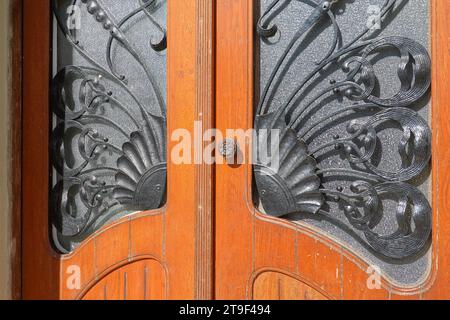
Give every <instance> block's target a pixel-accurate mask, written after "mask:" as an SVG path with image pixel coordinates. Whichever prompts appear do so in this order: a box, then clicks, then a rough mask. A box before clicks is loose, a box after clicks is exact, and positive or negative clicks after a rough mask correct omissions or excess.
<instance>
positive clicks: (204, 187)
mask: <svg viewBox="0 0 450 320" xmlns="http://www.w3.org/2000/svg"><path fill="white" fill-rule="evenodd" d="M213 12H214V2H213V1H212V0H197V17H196V21H197V40H196V41H197V45H196V46H197V48H199V49H198V51H197V61H198V67H197V80H196V81H197V83H196V90H197V107H196V115H197V122H198V123H199V124H201V129H202V132H200V134H203V132H205V131H207V130H210V129H213V128H214V126H215V121H214V117H215V115H214V90H213V88H214V31H215V30H214V14H213ZM209 143H210V142H208V141H204V142H203V143H202V144H201V145H202V147H203V148H202V150H204V148H205V147H206V146H207V145H208V144H209ZM202 156H203V154H199V157H202ZM213 171H214V165H213V164H208V163H205V162H203V161H202V162H201V164H198V165H197V174H196V180H197V181H196V185H197V188H196V198H197V200H196V201H197V204H198V205H197V215H196V216H197V218H196V219H197V221H196V245H195V246H196V267H195V269H196V275H195V278H196V280H195V282H196V293H195V296H196V298H197V299H200V300H206V299H212V298H213V297H214V276H213V274H214V271H213V252H214V230H213V227H214V226H213V221H214V220H213V216H214V201H213V199H214V177H213Z"/></svg>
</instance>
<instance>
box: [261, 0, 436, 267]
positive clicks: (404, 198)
mask: <svg viewBox="0 0 450 320" xmlns="http://www.w3.org/2000/svg"><path fill="white" fill-rule="evenodd" d="M294 2H295V1H294ZM300 2H302V3H305V4H307V5H309V6H310V7H311V8H312V11H311V14H310V16H309V18H307V19H306V20H305V21H302V23H299V24H298V25H299V27H298V30H297V31H296V32H295V33H294V35H293V37H292V39H291V40H290V42H289V44H288V45H287V47H286V49H285V50H284V51H283V52H282V54H281V56H280V58H279V59H278V61H277V63H276V65H275V67H274V69H273V70H272V73H271V75H270V77H269V79H268V81H267V84H266V85H265V87H264V89H263V90H262V94H261V97H260V102H259V104H258V107H257V112H256V119H255V128H257V129H258V131H260V132H273V131H268V130H273V129H276V131H275V132H277V133H278V134H279V137H278V138H279V140H278V141H279V152H278V153H277V154H272V155H271V157H269V159H265V160H263V159H261V158H259V157H258V158H257V164H256V165H255V166H254V174H255V180H256V185H257V190H258V194H259V200H260V203H261V206H262V208H263V209H264V211H265V212H266V213H267V214H268V215H271V216H276V217H282V218H285V217H288V215H289V214H292V213H297V212H299V213H302V214H305V215H309V216H314V215H319V214H321V215H322V216H326V217H331V218H333V210H330V209H329V208H330V207H331V203H335V204H337V206H335V208H336V207H338V208H340V210H342V211H343V213H344V215H345V217H346V219H347V220H348V223H349V224H350V225H351V226H352V228H354V230H356V231H358V232H360V234H362V235H363V237H364V238H365V240H364V239H362V240H363V241H365V242H366V244H367V245H368V246H369V247H370V248H371V250H372V251H374V252H375V253H377V254H379V255H381V256H383V257H387V258H390V259H394V260H400V259H406V258H411V257H414V256H415V255H417V254H419V253H420V252H421V251H423V249H424V248H425V247H426V245H427V243H428V241H429V238H430V235H431V229H432V228H431V225H432V221H431V220H432V219H431V207H430V204H429V202H428V200H427V199H426V197H425V196H424V195H423V194H422V193H421V192H420V191H419V190H418V188H416V187H415V186H413V184H412V182H411V180H413V179H414V178H417V177H418V176H419V175H421V174H422V173H423V172H424V170H425V169H426V168H427V167H428V165H429V161H430V157H431V130H430V128H429V126H428V124H427V121H425V120H424V119H423V118H422V117H421V116H420V115H419V114H418V113H417V112H416V111H414V110H413V109H412V108H411V107H412V106H413V104H415V103H416V102H417V101H419V100H420V99H422V98H423V97H424V96H425V95H426V94H427V93H428V92H429V88H430V84H431V83H430V82H431V59H430V56H429V54H428V52H427V49H425V48H424V47H423V46H422V45H421V44H419V43H418V42H416V41H413V40H411V39H408V38H404V37H397V36H389V37H380V36H377V33H376V32H375V33H374V32H372V31H371V28H370V27H369V26H367V28H365V29H364V31H363V32H362V33H360V34H357V35H356V36H355V37H354V38H353V40H352V41H350V42H348V43H346V44H345V43H342V41H341V39H342V37H341V36H342V32H341V29H340V26H339V25H338V23H337V20H336V17H335V13H334V10H335V7H336V6H338V5H339V4H342V3H343V2H344V1H341V0H333V1H327V0H314V1H313V0H301V1H300ZM396 2H398V1H397V0H386V1H385V2H384V4H383V5H382V7H381V10H380V19H381V21H385V20H386V19H387V18H388V17H389V16H390V14H391V13H392V10H393V8H394V6H395V4H396ZM289 5H293V4H291V2H290V1H280V0H275V1H273V3H272V4H270V5H269V7H268V9H267V11H266V12H264V13H263V14H262V16H261V19H260V21H259V22H258V25H257V30H258V33H259V35H260V37H261V39H262V40H263V41H264V42H269V41H270V40H271V39H273V38H274V37H275V36H276V34H277V33H278V32H280V29H279V27H278V26H277V25H276V24H275V23H274V21H275V20H276V17H277V15H278V14H279V13H280V12H282V11H283V10H287V8H289ZM346 5H348V6H350V5H354V6H358V2H355V3H351V4H346ZM326 23H328V24H329V25H330V26H331V28H332V29H333V32H334V36H333V40H332V42H331V48H330V50H328V51H327V52H325V53H324V57H323V58H321V60H320V61H305V59H302V55H301V53H300V54H298V55H296V53H295V52H296V50H297V47H300V46H302V45H303V41H304V40H303V39H304V38H305V37H307V36H308V35H309V33H310V32H311V31H315V30H317V29H320V28H323V27H324V25H326ZM325 29H328V27H326V28H325ZM312 42H313V41H312ZM305 45H306V46H307V45H308V44H305ZM386 49H394V50H396V51H397V52H398V55H399V61H400V62H399V64H398V68H397V74H398V78H399V81H400V84H401V86H400V89H399V91H398V92H397V93H396V94H395V95H393V96H392V97H388V98H383V97H381V95H380V94H377V90H376V84H377V75H376V72H375V68H374V65H373V61H372V59H371V56H372V55H373V54H375V53H377V52H381V51H383V50H384V51H385V50H386ZM293 61H294V62H295V63H303V64H308V63H311V62H312V63H315V67H314V68H313V71H312V72H311V73H310V74H309V75H307V76H306V77H304V78H300V79H298V83H296V85H297V87H296V89H295V90H293V92H291V93H290V95H288V99H287V100H286V101H284V102H283V103H282V104H281V106H278V107H273V106H272V104H273V99H272V98H273V96H274V95H275V94H276V92H277V90H279V85H277V83H279V81H280V79H282V78H283V76H284V73H283V69H285V68H286V67H285V66H286V65H288V66H289V64H292V63H294V62H293ZM331 64H338V65H340V66H341V67H342V71H343V74H344V77H343V78H342V79H341V80H332V81H330V84H329V85H328V86H327V87H326V88H325V89H323V90H322V89H321V90H319V92H318V94H317V95H315V96H314V97H312V98H311V99H306V98H305V97H307V96H308V94H309V93H310V92H311V88H312V87H313V86H315V85H316V84H317V83H318V81H317V79H322V72H324V70H325V69H326V68H327V67H329V66H330V65H331ZM325 97H326V98H328V99H330V98H331V100H336V99H338V98H339V99H341V101H349V105H348V106H345V105H344V103H342V104H341V106H340V107H338V108H336V107H333V109H332V111H330V112H329V113H328V114H327V115H326V116H325V117H319V119H318V120H316V121H309V119H311V118H313V116H314V113H315V112H316V111H317V109H318V108H326V107H327V106H329V104H324V105H322V106H319V107H318V106H317V104H318V103H317V101H319V100H320V99H322V98H325ZM329 108H330V109H331V107H329ZM341 116H348V118H349V119H350V120H346V121H347V123H346V132H343V133H342V134H335V135H334V138H333V139H331V141H328V142H325V143H321V144H319V145H317V144H314V143H313V142H314V137H315V135H314V134H313V133H314V132H315V131H317V130H318V129H320V128H324V127H327V126H333V124H334V121H335V119H336V117H341ZM307 120H308V121H309V122H308V121H307ZM387 122H391V123H392V122H393V123H395V124H396V128H398V129H399V130H401V138H400V139H399V141H398V147H397V150H393V151H386V152H398V154H399V156H400V158H401V165H399V167H398V168H395V167H393V165H392V164H388V165H385V166H380V165H379V163H378V164H377V162H376V161H374V158H376V157H378V156H379V153H380V151H379V150H378V149H377V146H378V145H379V144H380V140H382V139H383V137H382V136H381V135H380V132H379V130H380V126H381V125H382V124H384V123H387ZM271 140H272V139H271V136H270V134H269V135H268V139H257V143H258V144H257V145H255V148H256V149H261V148H262V147H264V148H267V147H268V146H267V145H264V146H262V145H261V141H266V144H268V143H271V142H270V141H271ZM321 152H334V153H338V154H341V156H342V157H343V158H344V159H346V161H347V163H348V166H346V167H336V168H333V167H326V168H325V166H326V165H325V164H322V163H321V161H320V157H318V154H320V153H321ZM259 153H260V152H258V153H257V154H259ZM275 157H277V158H276V159H275ZM275 161H276V162H277V163H278V166H277V167H276V169H274V167H273V163H274V162H275ZM386 168H389V169H386ZM333 175H334V176H335V175H338V176H340V177H342V176H345V177H346V179H350V180H353V182H351V183H350V185H349V186H347V188H346V187H343V186H338V187H337V189H327V188H326V187H324V181H325V180H326V179H327V178H329V177H330V176H333ZM386 199H388V200H390V201H392V200H393V201H395V203H396V207H397V209H396V212H393V213H392V212H387V211H388V210H386V209H385V207H384V205H383V201H384V200H386ZM327 208H328V209H327ZM383 219H396V223H397V226H398V227H397V230H396V231H395V232H392V233H391V234H387V235H385V234H384V235H381V234H378V233H377V232H376V231H375V230H376V229H377V226H378V225H379V224H380V221H381V220H383Z"/></svg>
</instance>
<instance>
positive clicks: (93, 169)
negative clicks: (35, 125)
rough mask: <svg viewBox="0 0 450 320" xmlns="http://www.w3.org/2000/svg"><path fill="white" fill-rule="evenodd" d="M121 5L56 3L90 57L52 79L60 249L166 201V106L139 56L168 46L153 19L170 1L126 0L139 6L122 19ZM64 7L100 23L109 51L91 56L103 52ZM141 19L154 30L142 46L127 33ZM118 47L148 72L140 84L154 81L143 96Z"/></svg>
mask: <svg viewBox="0 0 450 320" xmlns="http://www.w3.org/2000/svg"><path fill="white" fill-rule="evenodd" d="M119 3H120V5H123V4H125V2H122V1H118V2H116V3H111V2H108V1H101V0H70V1H66V2H65V3H64V1H56V0H55V1H53V9H54V14H55V17H56V20H57V22H58V26H59V29H60V31H61V32H62V34H63V35H64V38H65V40H66V41H67V42H68V43H69V44H70V46H71V47H72V49H73V51H74V52H76V53H77V54H78V55H79V56H80V57H82V58H83V59H84V61H85V64H84V65H68V66H65V67H63V68H62V69H61V70H59V71H58V73H57V74H56V76H55V77H54V79H53V82H52V91H51V99H52V110H53V114H54V118H55V121H54V129H53V132H52V136H51V154H52V165H53V169H54V171H56V175H55V179H54V181H55V183H54V187H53V189H52V191H51V223H52V226H53V233H54V234H53V236H54V239H55V245H56V246H57V247H58V249H60V250H61V251H63V252H66V251H70V250H71V249H72V247H73V244H74V243H77V242H80V241H81V240H82V239H84V238H86V237H87V236H89V235H90V234H91V233H92V232H93V231H95V230H96V229H97V228H99V227H101V226H102V225H104V224H105V223H106V222H107V221H110V220H111V219H113V218H114V217H118V216H120V215H121V214H123V212H124V211H126V210H128V211H143V210H150V209H156V208H159V207H160V206H161V205H162V204H163V203H164V201H165V191H166V103H165V97H164V95H163V93H162V91H161V88H160V85H159V84H158V81H157V79H156V78H155V76H154V74H153V73H154V72H153V70H152V69H151V67H150V66H149V65H148V64H147V63H146V61H148V60H146V58H144V54H143V53H142V47H144V48H148V50H149V51H153V52H154V53H155V54H158V53H159V52H162V51H164V50H165V48H166V31H165V28H164V27H163V25H162V24H161V23H160V22H158V21H157V20H156V18H155V13H157V12H158V10H161V7H162V6H163V5H165V3H164V1H159V0H135V3H130V2H129V1H126V9H127V10H128V8H132V7H134V8H135V9H133V10H132V11H131V12H129V13H128V14H126V15H125V16H124V17H123V18H122V19H121V20H117V19H116V17H115V16H114V15H113V14H112V10H110V8H109V6H110V5H112V4H115V5H118V4H119ZM70 8H72V9H70ZM74 8H75V9H77V12H74V10H75V9H74ZM66 10H67V13H68V14H69V15H70V14H75V13H77V14H79V15H80V14H82V15H85V16H87V17H86V19H92V20H91V22H89V28H91V25H92V24H94V25H95V24H98V25H99V27H100V28H101V30H103V34H102V33H101V32H99V33H98V34H96V35H95V36H96V37H99V38H100V37H102V35H104V36H105V37H106V39H105V40H107V42H106V47H105V48H104V50H102V51H103V52H104V54H105V55H104V56H96V55H94V54H92V51H94V52H96V54H97V55H98V52H101V51H99V50H98V48H96V50H89V49H92V46H93V43H87V44H84V43H83V42H82V41H81V40H80V39H79V37H78V36H77V29H76V28H74V29H72V28H69V27H68V23H67V24H66V20H65V18H63V16H64V13H66ZM71 11H72V12H71ZM61 12H62V13H63V14H61ZM78 18H80V17H79V16H78ZM139 19H140V20H139ZM136 20H139V21H140V23H147V24H148V28H146V31H145V32H147V33H148V30H153V31H152V32H155V34H149V35H148V39H149V41H148V43H147V44H145V45H142V44H136V43H134V42H133V41H132V40H131V39H132V38H133V37H132V36H131V34H130V33H131V31H130V30H132V25H133V22H135V21H136ZM99 43H101V42H100V41H99ZM94 45H95V44H94ZM116 48H120V50H124V52H126V54H127V56H128V57H129V58H128V59H127V60H130V61H133V62H134V63H135V64H136V65H138V66H139V67H140V69H141V71H142V73H143V75H145V76H144V80H145V81H142V82H146V83H148V84H149V86H148V89H147V90H144V91H145V92H144V96H142V93H143V92H142V90H140V92H139V94H138V93H137V92H136V87H137V86H136V84H135V83H132V82H131V81H130V80H129V79H128V77H127V74H125V73H121V71H119V67H120V61H115V59H114V58H113V50H114V49H116ZM123 69H124V68H120V70H123ZM125 69H126V68H125ZM149 104H152V105H153V108H150V106H149ZM155 110H157V111H155ZM125 123H128V124H130V125H125ZM130 128H132V129H130Z"/></svg>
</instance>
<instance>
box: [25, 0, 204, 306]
mask: <svg viewBox="0 0 450 320" xmlns="http://www.w3.org/2000/svg"><path fill="white" fill-rule="evenodd" d="M51 3H52V2H51V1H50V0H45V1H34V0H24V1H23V11H24V13H23V14H24V16H23V24H24V26H23V33H24V41H23V46H24V47H23V57H24V58H23V118H22V119H23V165H22V176H23V180H22V186H23V194H22V208H23V220H22V225H23V230H22V239H23V241H22V247H23V252H22V265H23V267H22V297H23V298H24V299H130V300H131V299H148V300H159V299H195V298H204V299H207V298H211V297H212V285H213V284H212V271H211V261H212V256H211V254H212V239H211V237H210V236H208V235H211V233H212V230H211V214H212V213H211V207H212V204H211V203H212V197H211V188H209V186H210V184H209V180H208V177H209V176H210V172H211V167H210V166H207V165H202V164H200V165H194V164H192V163H182V164H177V165H175V164H174V162H173V161H170V160H169V159H167V164H168V165H167V200H166V202H165V203H166V204H165V205H164V206H162V207H161V208H159V209H158V208H157V209H155V210H147V211H146V210H144V211H142V209H141V210H137V209H139V208H134V211H138V213H131V214H130V213H129V212H128V214H126V215H124V216H123V217H122V218H119V219H115V220H114V221H113V222H108V223H106V224H104V225H103V226H101V227H100V228H98V229H96V230H94V232H92V233H91V234H90V235H89V236H88V237H86V238H84V239H82V240H81V241H79V243H78V244H75V245H74V246H73V247H72V248H71V247H70V246H69V248H64V250H67V251H69V252H62V250H59V249H60V248H61V247H57V246H56V245H55V238H54V237H53V236H52V230H53V229H52V227H51V225H52V221H51V220H50V222H49V212H51V210H52V207H51V205H52V203H51V201H50V200H49V199H51V196H50V194H52V190H51V188H52V187H53V186H54V184H52V177H53V175H51V174H50V175H49V172H51V169H52V168H53V167H54V162H52V161H51V159H50V156H54V153H55V152H53V154H52V153H51V152H47V150H50V147H51V145H50V141H51V139H50V135H51V132H53V133H52V134H54V131H55V129H54V126H53V127H52V120H51V119H52V113H51V106H50V101H51V100H52V99H51V98H52V97H53V95H51V92H52V91H51V78H52V69H53V72H56V71H58V70H56V71H55V70H54V66H52V63H51V61H52V54H51V48H52V41H54V40H55V35H56V34H57V33H56V31H55V28H56V24H54V27H53V28H52V21H53V18H52V9H51ZM59 3H63V2H61V1H60V2H59ZM105 3H106V4H108V5H109V4H114V3H112V2H108V3H107V2H102V1H87V2H86V1H74V3H73V4H74V5H75V6H77V5H78V7H72V8H71V9H70V8H69V9H70V10H69V9H67V14H70V15H73V18H74V19H75V20H73V21H72V20H71V22H73V23H74V24H75V25H76V23H77V20H76V18H77V14H80V15H83V16H86V17H87V18H91V19H93V20H92V21H93V22H94V23H95V19H97V21H98V22H99V26H100V29H99V30H100V31H92V32H91V34H90V35H89V34H87V36H86V37H89V36H94V37H95V36H97V33H95V32H98V36H99V38H98V39H99V40H98V41H97V39H94V41H93V42H92V41H91V42H90V43H87V44H86V43H78V42H77V41H74V40H73V39H74V38H72V37H71V36H68V37H67V38H68V39H69V40H70V41H72V42H73V43H72V44H73V45H74V47H76V48H77V49H79V50H81V51H82V50H84V49H86V50H87V49H88V47H89V46H90V48H91V49H92V47H94V49H96V48H95V47H96V46H98V47H100V46H102V45H103V42H102V40H100V34H104V33H105V32H106V35H108V32H109V31H111V32H112V33H111V34H112V35H113V36H114V40H120V41H123V42H121V44H125V45H129V44H130V43H131V41H132V40H130V39H128V38H126V37H125V38H126V39H125V40H124V39H123V38H121V36H122V35H123V34H124V33H125V32H130V29H131V30H133V28H134V27H135V26H134V25H133V24H131V25H130V24H129V22H130V21H135V20H136V19H135V18H136V15H140V16H139V19H140V20H139V21H144V22H145V23H147V24H146V26H147V27H148V28H150V29H151V28H153V29H152V30H156V31H159V33H158V34H157V36H155V37H154V36H153V35H152V36H151V37H149V38H148V39H147V40H148V42H147V41H143V42H144V43H143V42H140V43H138V44H139V45H140V47H139V49H142V48H144V50H143V51H144V53H142V50H141V51H139V50H136V51H133V54H134V57H137V58H138V59H137V60H140V59H139V57H138V55H146V54H147V53H148V52H146V51H145V49H148V50H149V51H151V50H152V49H153V50H154V51H156V52H157V53H159V52H161V53H160V55H161V56H166V61H167V70H166V71H164V70H162V71H161V73H162V74H166V77H167V90H166V91H167V94H166V98H167V99H166V101H167V106H168V107H167V115H166V118H167V128H168V130H167V132H173V131H174V130H175V129H177V128H183V129H184V130H185V131H187V132H188V133H193V132H194V123H195V122H196V121H197V123H202V125H203V127H204V128H206V129H207V128H209V127H210V126H211V123H212V116H211V115H212V113H211V105H212V104H211V102H212V101H211V80H212V77H211V75H212V51H211V48H212V45H211V41H212V40H211V39H212V2H211V1H203V0H192V1H159V0H158V1H156V2H155V1H151V2H147V1H144V2H141V1H139V0H137V1H133V2H130V3H129V4H130V8H128V7H127V8H125V9H127V10H128V9H129V10H131V9H133V8H135V9H136V8H137V9H139V10H138V11H133V12H131V11H129V12H130V15H129V16H127V15H126V14H124V15H123V16H121V18H120V19H122V18H123V20H122V21H121V22H120V23H119V21H118V20H116V21H114V20H113V19H112V17H111V16H110V14H111V10H113V9H114V8H110V7H108V8H105V7H104V5H105ZM124 3H125V2H122V1H116V3H115V4H116V5H118V6H119V7H120V6H122V7H123V5H124ZM127 3H128V2H127ZM155 3H156V7H152V6H153V5H154V4H155ZM139 6H145V8H144V9H143V7H139ZM163 6H166V7H167V25H164V26H163V27H161V17H160V16H158V17H156V16H152V15H153V14H154V13H155V12H156V13H155V14H157V13H158V10H159V9H160V8H161V7H163ZM147 8H152V10H154V11H148V12H147V11H146V9H147ZM63 9H64V12H65V11H66V9H65V8H63ZM109 9H111V10H109ZM116 9H117V8H116ZM122 11H124V10H122ZM64 12H63V13H64ZM127 14H128V12H127ZM89 15H92V17H89ZM127 17H128V18H127ZM109 18H111V21H110V22H108V23H107V22H106V21H107V20H105V19H109ZM147 18H148V19H149V20H146V19H147ZM64 21H65V20H63V22H62V27H63V28H65V22H64ZM108 21H109V20H108ZM68 22H69V20H68ZM100 23H101V24H103V27H104V29H105V30H102V25H101V24H100ZM111 23H112V24H113V25H114V26H116V27H117V29H115V30H113V29H111ZM127 23H128V25H127ZM158 23H159V28H158ZM91 27H92V26H90V28H91ZM155 28H156V29H155ZM118 29H119V30H118ZM165 29H167V49H166V48H165V34H164V32H165ZM52 30H54V32H53V33H52ZM92 30H94V27H92ZM95 30H97V29H95ZM144 31H145V30H144ZM114 32H115V33H114ZM163 37H164V38H163ZM127 41H130V43H127ZM133 41H135V40H133ZM150 44H152V45H151V46H150ZM113 46H115V45H114V44H113ZM119 46H120V45H119ZM54 49H55V51H56V49H57V48H54ZM97 49H98V48H97ZM100 49H101V48H100ZM104 49H105V50H106V46H105V47H104ZM119 49H120V48H119ZM128 49H129V48H128ZM105 50H103V49H102V50H101V51H103V52H106V51H105ZM129 51H130V52H131V51H132V50H129ZM138 51H139V53H138V54H137V52H138ZM133 54H132V56H133ZM152 54H155V53H154V52H153V51H152ZM153 57H155V55H153ZM155 59H157V58H155ZM102 61H103V62H104V65H107V62H106V60H102ZM158 61H162V59H160V60H158ZM119 62H120V61H119ZM141 62H142V61H141ZM114 63H117V60H116V62H114ZM142 64H145V61H144V63H142ZM89 67H95V66H92V65H89ZM119 67H120V66H119ZM96 68H97V69H98V67H96ZM105 69H106V70H109V69H108V68H107V67H106V68H105ZM110 69H111V70H110V72H109V71H108V72H107V74H108V75H109V77H110V78H113V79H114V78H116V80H119V82H117V81H116V82H115V83H119V84H120V82H121V81H120V80H124V79H121V77H120V76H119V77H115V75H114V73H115V72H114V70H113V68H110ZM68 70H71V71H74V70H78V71H75V72H78V74H79V73H80V72H79V70H80V68H79V67H78V66H76V67H68ZM83 70H84V69H83ZM119 70H120V71H117V72H124V74H126V75H127V77H128V76H129V71H130V70H128V69H127V68H125V69H124V68H121V69H119ZM146 71H147V70H146ZM96 72H97V71H96ZM111 74H112V76H111ZM116 75H117V74H116ZM69 78H70V75H69V74H68V73H67V74H66V75H65V76H63V77H62V80H66V79H69ZM105 78H108V77H103V78H102V77H101V78H97V82H100V83H102V82H103V81H105V80H106V79H105ZM158 80H160V79H156V81H158ZM89 81H91V80H88V82H89ZM130 82H132V80H130ZM104 83H105V82H103V84H104ZM52 85H53V87H52V90H54V82H53V83H52ZM120 85H121V87H122V88H124V87H126V86H127V84H126V83H125V82H124V83H123V84H120ZM133 85H134V86H137V87H138V88H139V85H140V83H139V82H138V83H136V82H134V83H133ZM63 86H64V88H65V89H64V90H69V88H70V86H66V85H65V84H63ZM97 88H98V89H99V90H100V91H101V90H102V89H101V88H100V87H97ZM60 89H61V88H60ZM131 89H134V88H131ZM131 89H130V91H131ZM65 93H67V92H65ZM144 93H145V92H144ZM80 94H83V92H81V93H80ZM126 94H127V92H125V93H123V91H122V95H126ZM109 95H110V96H111V97H113V98H111V99H117V100H121V99H122V98H123V96H121V95H117V94H113V93H111V94H109ZM83 97H84V98H86V96H83ZM161 100H164V98H163V99H161ZM65 102H67V103H70V100H65ZM109 102H110V100H109ZM129 110H131V109H129ZM72 111H73V110H72ZM65 112H66V115H67V114H68V113H69V114H70V112H71V111H69V110H66V111H65ZM53 117H54V114H53ZM150 118H151V119H153V120H150V123H152V125H155V121H156V122H157V121H158V120H157V118H156V117H153V118H152V117H150ZM155 119H156V120H155ZM74 120H77V121H78V120H79V118H78V117H76V119H75V118H74ZM139 121H140V120H139ZM152 121H153V122H152ZM63 123H64V124H63V126H66V127H70V121H69V122H67V121H66V122H63ZM146 123H148V122H146ZM137 125H138V126H139V123H138V124H137ZM125 127H126V123H125V122H121V121H120V123H119V124H118V125H116V128H117V129H118V130H121V129H124V128H125ZM153 128H154V127H153ZM88 131H89V132H88V134H91V133H92V132H91V131H90V129H89V130H88ZM140 132H141V133H142V132H143V131H140ZM126 135H127V136H128V137H129V138H130V137H131V139H134V138H136V139H139V137H138V136H139V135H140V133H139V131H137V132H136V133H132V134H131V135H128V134H126ZM95 137H97V138H98V134H95ZM133 137H134V138H133ZM169 138H170V136H169ZM169 138H167V141H169V140H170V139H169ZM103 143H104V144H105V143H108V142H107V140H104V141H103ZM110 143H111V144H112V141H110ZM122 143H123V142H122ZM159 143H161V144H162V145H164V144H165V143H163V142H162V141H159ZM175 143H177V141H174V142H167V144H168V147H167V150H170V149H171V148H172V146H173V145H174V144H175ZM124 148H126V147H125V144H124ZM140 150H141V149H140ZM53 151H55V150H53ZM57 151H58V152H59V151H60V148H59V149H58V150H57ZM141 151H142V150H141ZM160 152H161V153H164V152H165V150H162V149H160ZM124 153H126V152H124ZM167 154H168V156H169V157H170V152H167ZM141 156H142V154H141ZM142 159H144V157H142ZM148 159H149V158H147V160H148ZM144 160H145V159H144ZM144 160H142V161H144ZM160 160H162V159H161V158H160ZM144 162H145V161H144ZM72 167H73V166H72ZM76 176H77V174H76ZM72 181H73V180H72ZM89 183H94V184H95V185H98V183H99V182H98V181H97V178H95V177H94V178H91V180H90V182H89ZM144 184H145V182H144ZM155 186H156V184H155ZM162 188H163V184H161V185H159V189H158V190H157V191H161V189H162ZM49 189H50V191H49ZM144 189H145V188H144ZM162 191H164V190H162ZM58 199H59V198H58ZM96 199H97V200H98V199H99V198H96ZM124 199H125V200H126V198H124ZM94 200H95V199H94ZM100 200H101V199H100ZM122 200H123V199H122ZM125 200H123V201H125ZM141 200H142V199H141ZM141 200H139V201H141ZM133 201H134V200H133ZM144 202H145V199H144ZM89 204H91V206H96V202H89ZM157 206H158V205H156V207H157ZM144 209H145V208H144ZM139 211H142V212H139ZM56 214H58V213H56ZM67 219H70V217H67ZM58 232H59V231H58Z"/></svg>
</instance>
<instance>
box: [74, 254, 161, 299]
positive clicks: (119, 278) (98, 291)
mask: <svg viewBox="0 0 450 320" xmlns="http://www.w3.org/2000/svg"><path fill="white" fill-rule="evenodd" d="M165 289H166V273H165V270H164V268H163V267H162V266H161V264H160V263H159V262H157V261H156V260H152V259H145V260H141V261H138V262H133V263H131V264H128V265H126V266H124V267H122V268H119V269H118V270H115V271H113V272H111V273H110V274H108V275H107V276H105V277H104V278H103V279H101V280H100V281H99V282H98V283H97V284H96V285H95V286H94V287H92V288H91V289H89V291H88V292H87V293H86V294H85V295H84V296H83V300H164V299H166V298H167V292H166V290H165Z"/></svg>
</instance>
